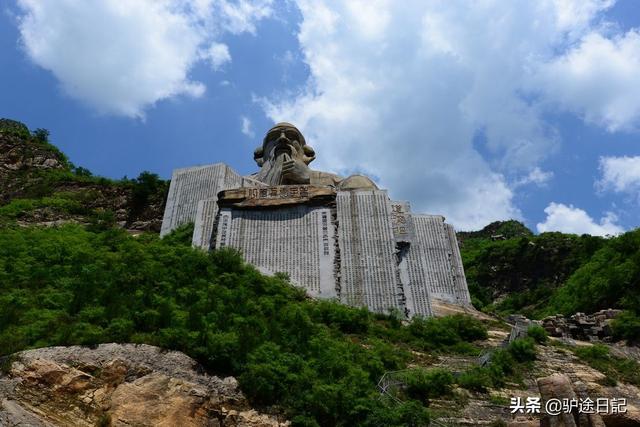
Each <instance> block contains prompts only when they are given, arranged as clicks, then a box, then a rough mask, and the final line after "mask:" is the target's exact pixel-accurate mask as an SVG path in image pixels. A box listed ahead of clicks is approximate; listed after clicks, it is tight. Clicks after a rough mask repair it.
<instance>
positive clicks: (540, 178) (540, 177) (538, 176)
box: [513, 166, 553, 188]
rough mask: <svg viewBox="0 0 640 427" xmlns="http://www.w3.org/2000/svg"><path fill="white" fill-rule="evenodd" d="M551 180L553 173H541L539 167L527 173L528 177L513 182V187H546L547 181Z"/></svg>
mask: <svg viewBox="0 0 640 427" xmlns="http://www.w3.org/2000/svg"><path fill="white" fill-rule="evenodd" d="M552 179H553V172H551V171H543V170H542V169H540V167H538V166H536V167H534V168H533V169H531V171H530V172H529V174H528V175H526V176H524V177H522V178H520V179H519V180H517V181H516V182H514V184H513V187H514V188H516V187H520V186H523V185H529V184H535V185H537V186H538V187H544V186H546V185H547V184H548V183H549V181H551V180H552Z"/></svg>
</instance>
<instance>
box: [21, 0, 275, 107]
mask: <svg viewBox="0 0 640 427" xmlns="http://www.w3.org/2000/svg"><path fill="white" fill-rule="evenodd" d="M18 4H19V6H20V7H21V9H22V10H23V14H22V15H21V16H20V17H19V28H20V34H21V42H22V45H23V47H24V50H25V52H26V53H27V55H28V56H29V57H30V58H31V59H32V60H33V61H34V62H35V63H36V64H38V65H39V66H41V67H43V68H45V69H47V70H50V71H51V72H52V73H53V74H54V75H55V76H56V78H57V79H58V80H59V82H60V84H61V86H62V88H63V90H64V91H65V92H66V93H67V94H69V95H70V96H72V97H74V98H76V99H79V100H81V101H84V102H85V103H87V104H89V105H91V106H93V107H95V108H96V109H98V110H99V111H101V112H104V113H114V114H120V115H125V116H131V117H142V116H143V115H144V109H145V108H146V107H148V106H150V105H153V104H154V103H155V102H157V101H159V100H162V99H166V98H170V97H174V96H179V95H187V96H193V97H198V96H201V95H202V94H203V93H204V91H205V86H204V85H203V84H202V83H200V82H197V81H192V80H191V79H190V78H189V71H190V69H191V68H192V67H193V65H194V64H195V63H196V62H198V61H199V60H203V59H207V60H209V61H210V62H211V64H212V66H214V68H216V67H219V66H220V65H222V64H223V63H224V62H228V61H229V60H230V55H229V52H228V49H227V48H226V46H225V45H222V44H220V43H217V42H215V40H214V39H215V38H216V37H218V36H219V35H220V34H223V33H224V32H225V31H231V32H234V33H239V32H243V31H255V23H256V22H257V21H258V20H259V19H262V18H264V17H266V16H268V15H269V13H270V8H269V5H270V2H269V1H264V0H256V2H255V3H254V2H249V1H246V0H240V1H238V2H230V1H226V0H137V1H135V2H123V1H120V0H96V1H91V2H86V1H73V0H61V1H57V2H42V1H37V0H19V1H18ZM218 22H219V23H218Z"/></svg>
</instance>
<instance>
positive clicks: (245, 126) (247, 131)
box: [240, 116, 256, 138]
mask: <svg viewBox="0 0 640 427" xmlns="http://www.w3.org/2000/svg"><path fill="white" fill-rule="evenodd" d="M240 119H241V120H242V128H241V129H240V131H241V132H242V133H243V134H244V135H246V136H248V137H249V138H253V137H255V136H256V134H255V132H254V131H253V129H252V127H251V120H249V118H248V117H246V116H242V117H241V118H240Z"/></svg>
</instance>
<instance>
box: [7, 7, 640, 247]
mask: <svg viewBox="0 0 640 427" xmlns="http://www.w3.org/2000/svg"><path fill="white" fill-rule="evenodd" d="M0 7H1V9H0V49H1V51H2V52H3V54H2V55H0V116H1V117H8V118H13V119H16V120H20V121H22V122H24V123H26V124H27V125H28V126H29V127H30V128H31V129H35V128H46V129H48V130H49V131H50V132H51V139H52V142H53V143H54V144H56V145H58V146H59V147H60V148H61V149H62V150H63V151H65V152H66V153H67V154H68V155H69V157H70V158H71V160H72V161H73V162H74V163H75V164H76V165H80V166H84V167H87V168H89V169H91V170H92V171H93V172H94V173H96V174H100V175H104V176H108V177H113V178H120V177H122V176H124V175H127V176H129V177H134V176H137V175H138V173H139V172H141V171H143V170H149V171H153V172H157V173H159V174H160V175H161V176H163V177H165V178H168V177H170V174H171V170H172V169H174V168H178V167H184V166H190V165H196V164H209V163H215V162H220V161H222V162H225V163H227V164H229V165H230V166H232V167H233V168H234V169H236V170H237V171H239V172H240V173H250V172H253V171H254V170H255V169H256V166H255V164H254V162H253V159H252V153H253V149H254V148H255V147H256V146H257V145H259V144H260V142H261V138H262V136H263V134H264V132H265V131H266V130H267V129H268V128H269V127H270V126H271V125H272V124H273V123H274V121H280V120H286V121H290V122H292V123H295V124H296V125H298V126H299V127H300V129H301V130H302V131H303V133H304V134H305V136H306V138H307V141H308V142H309V143H310V144H311V145H312V146H313V147H314V148H315V149H316V152H317V154H318V159H317V160H316V162H315V163H314V164H312V167H316V168H318V169H323V170H331V171H333V172H337V173H340V174H343V175H348V174H351V173H355V172H359V173H365V174H367V175H369V176H371V177H373V178H374V179H375V180H376V181H377V182H378V184H379V185H380V186H381V187H384V188H387V189H388V190H389V192H390V195H391V197H393V198H396V199H403V200H409V201H410V202H411V204H412V207H413V210H414V211H418V212H426V213H438V214H443V215H445V216H446V217H447V219H448V221H450V222H452V223H453V224H454V225H455V226H456V227H457V228H458V229H467V230H468V229H478V228H481V227H482V226H484V225H486V224H488V223H489V222H491V221H493V220H498V219H507V218H517V219H520V220H522V221H524V222H525V224H526V225H527V226H529V227H530V228H531V229H532V230H534V231H539V232H541V231H550V230H559V231H565V232H574V233H583V232H586V233H590V234H601V235H604V234H615V233H619V232H621V231H624V230H629V229H632V228H636V227H638V226H640V215H639V214H638V208H639V206H638V205H639V204H640V134H639V132H640V33H639V31H640V7H639V6H638V4H637V2H635V1H634V0H620V1H618V2H614V1H611V0H580V1H578V0H575V1H574V0H566V1H561V0H548V1H545V0H541V1H539V2H530V1H525V0H522V1H516V0H514V1H511V2H504V1H497V0H495V1H492V0H485V1H480V2H477V3H475V6H474V7H473V8H471V7H469V6H468V3H466V2H463V1H460V2H455V1H423V0H415V1H413V0H407V1H404V2H394V1H391V0H367V1H364V0H349V1H346V0H345V1H337V0H335V1H326V2H322V3H319V2H310V1H305V0H299V1H293V0H287V1H284V0H282V1H275V0H274V1H270V0H139V1H137V2H135V3H129V2H120V1H117V0H92V1H77V0H59V1H56V2H44V1H36V0H21V1H18V2H15V1H12V0H0Z"/></svg>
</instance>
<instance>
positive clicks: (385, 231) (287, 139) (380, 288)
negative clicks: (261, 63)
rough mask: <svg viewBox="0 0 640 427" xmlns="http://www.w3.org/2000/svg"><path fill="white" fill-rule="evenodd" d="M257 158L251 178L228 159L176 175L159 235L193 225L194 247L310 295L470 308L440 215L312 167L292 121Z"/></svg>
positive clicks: (383, 306) (384, 305)
mask: <svg viewBox="0 0 640 427" xmlns="http://www.w3.org/2000/svg"><path fill="white" fill-rule="evenodd" d="M254 159H255V161H256V163H257V164H258V166H259V167H260V170H259V171H258V172H256V173H254V174H252V175H248V176H241V175H239V174H237V173H236V172H235V171H233V170H232V169H231V168H230V167H229V166H227V165H225V164H222V163H218V164H214V165H209V166H197V167H191V168H184V169H177V170H175V171H174V172H173V177H172V180H171V185H170V188H169V195H168V197H167V205H166V208H165V215H164V218H163V223H162V231H161V235H165V234H167V233H168V232H170V231H171V230H173V229H175V228H176V227H178V226H180V225H181V224H184V223H187V222H194V223H195V228H194V234H193V245H194V246H195V247H199V248H202V249H204V250H209V249H211V248H215V249H218V248H222V247H226V246H229V247H233V248H236V249H239V250H240V251H241V252H242V253H243V256H244V257H245V259H246V260H247V262H249V263H251V264H253V265H255V266H256V267H257V268H259V269H260V270H262V271H263V272H265V273H275V272H279V271H282V272H286V273H288V274H289V277H290V278H291V281H292V282H293V283H294V284H296V285H298V286H301V287H304V288H305V289H306V290H307V292H308V293H309V294H310V295H312V296H315V297H319V298H336V299H338V300H339V301H341V302H344V303H346V304H350V305H356V306H366V307H368V308H369V309H371V310H373V311H377V312H387V311H389V310H390V309H395V310H398V311H399V312H401V313H404V314H406V315H407V316H414V315H423V316H430V315H433V314H434V308H433V307H434V306H435V305H436V303H438V304H439V303H440V302H444V303H448V304H455V305H459V306H470V297H469V292H468V290H467V283H466V279H465V276H464V271H463V269H462V260H461V258H460V252H459V250H458V244H457V240H456V236H455V231H454V230H453V227H452V226H451V225H449V224H446V223H445V222H444V218H443V217H442V216H439V215H417V214H413V213H411V209H410V206H409V203H408V202H398V201H392V200H391V199H389V196H388V195H387V192H386V190H380V189H378V187H377V186H376V185H375V183H373V181H371V180H370V179H369V178H367V177H366V176H362V175H353V176H350V177H347V178H342V177H340V176H338V175H335V174H332V173H328V172H321V171H316V170H313V169H311V168H310V167H309V164H310V163H311V162H312V161H313V160H314V159H315V151H314V150H313V149H312V148H311V147H310V146H309V145H307V144H306V141H305V139H304V136H303V135H302V133H301V132H300V131H299V130H298V129H297V128H296V127H295V126H293V125H291V124H289V123H278V124H277V125H275V126H274V127H273V128H271V129H270V130H269V131H268V132H267V134H266V136H265V138H264V140H263V143H262V146H261V147H259V148H258V149H256V150H255V152H254Z"/></svg>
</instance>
